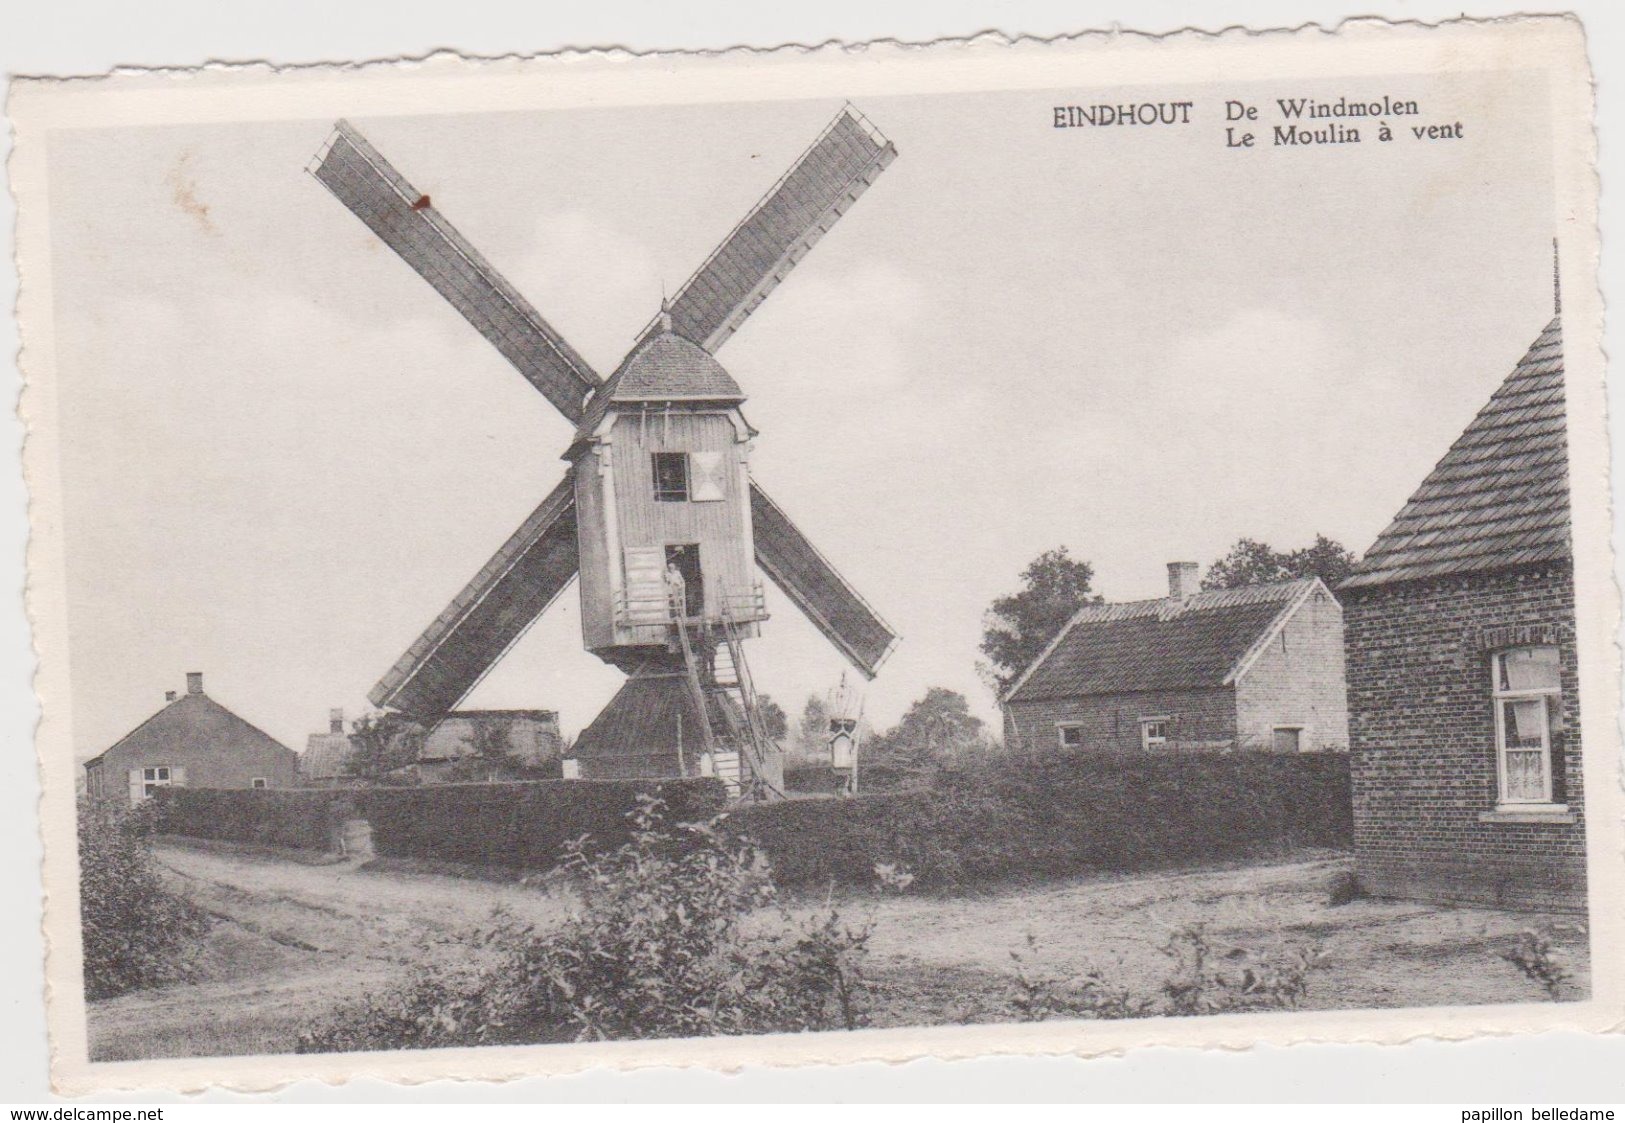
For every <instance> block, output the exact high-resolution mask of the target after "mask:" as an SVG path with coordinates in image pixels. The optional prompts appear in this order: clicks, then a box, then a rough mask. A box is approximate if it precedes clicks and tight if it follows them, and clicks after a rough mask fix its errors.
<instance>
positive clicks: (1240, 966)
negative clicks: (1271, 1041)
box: [1162, 924, 1322, 1016]
mask: <svg viewBox="0 0 1625 1123" xmlns="http://www.w3.org/2000/svg"><path fill="white" fill-rule="evenodd" d="M1162 953H1163V954H1164V955H1166V956H1168V957H1169V958H1170V959H1172V960H1173V961H1174V969H1173V971H1172V972H1171V973H1170V974H1169V975H1168V978H1167V979H1166V980H1165V981H1164V982H1163V984H1162V993H1163V995H1164V996H1165V997H1166V998H1167V1000H1168V1013H1170V1014H1176V1015H1187V1016H1188V1015H1194V1014H1222V1013H1226V1012H1228V1011H1233V1010H1288V1009H1291V1008H1293V1007H1295V1006H1297V1005H1298V1003H1299V1002H1301V1001H1302V1000H1303V998H1304V996H1305V995H1306V994H1308V992H1309V976H1310V974H1311V973H1312V972H1313V971H1314V970H1315V969H1316V968H1318V967H1319V966H1320V965H1321V962H1322V955H1321V950H1320V947H1319V945H1318V944H1313V943H1303V944H1283V945H1281V946H1280V947H1277V948H1275V949H1273V950H1272V951H1268V952H1255V951H1250V950H1248V949H1246V948H1238V947H1232V948H1222V949H1221V948H1218V947H1215V945H1214V944H1213V941H1212V940H1211V939H1210V938H1209V936H1208V934H1207V929H1206V928H1204V927H1203V926H1202V925H1200V924H1187V925H1185V926H1184V927H1182V928H1178V929H1175V930H1174V932H1173V933H1172V934H1171V935H1170V936H1169V937H1168V942H1167V943H1166V944H1164V945H1163V947H1162Z"/></svg>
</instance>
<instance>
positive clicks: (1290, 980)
mask: <svg viewBox="0 0 1625 1123" xmlns="http://www.w3.org/2000/svg"><path fill="white" fill-rule="evenodd" d="M1036 948H1037V942H1036V941H1035V940H1034V939H1033V937H1032V935H1031V934H1029V935H1028V936H1027V950H1028V953H1029V955H1030V953H1031V952H1033V951H1034V950H1036ZM1161 950H1162V953H1163V954H1164V955H1166V956H1167V957H1168V958H1169V959H1170V960H1171V961H1172V966H1171V968H1170V970H1169V973H1168V976H1167V977H1166V978H1165V979H1164V980H1163V982H1162V986H1161V988H1160V990H1159V993H1157V994H1156V995H1134V994H1132V993H1130V992H1129V991H1128V990H1127V989H1126V988H1123V987H1119V986H1115V985H1113V984H1112V983H1111V982H1110V981H1109V980H1108V979H1107V978H1106V977H1105V975H1104V974H1103V973H1101V972H1100V971H1099V970H1096V969H1093V968H1090V969H1087V970H1085V971H1084V972H1083V973H1081V974H1079V975H1077V976H1075V977H1073V978H1065V979H1063V978H1058V977H1056V976H1054V975H1050V974H1045V973H1041V972H1037V971H1034V970H1033V969H1032V968H1031V966H1030V965H1029V963H1028V957H1027V956H1024V955H1022V954H1021V953H1020V952H1014V951H1012V952H1011V953H1010V957H1011V958H1012V959H1013V960H1015V964H1016V974H1015V985H1014V988H1013V993H1012V994H1011V997H1010V1009H1011V1012H1012V1013H1014V1014H1015V1016H1016V1017H1017V1018H1019V1019H1020V1020H1022V1021H1028V1022H1032V1021H1043V1020H1045V1019H1047V1018H1094V1019H1118V1018H1149V1017H1153V1016H1157V1015H1173V1016H1176V1017H1192V1016H1196V1015H1201V1014H1221V1013H1228V1012H1234V1011H1241V1010H1288V1009H1292V1008H1294V1007H1296V1006H1297V1005H1298V1004H1299V1003H1300V1002H1301V1001H1303V999H1304V997H1305V996H1306V995H1307V994H1308V992H1309V978H1310V976H1311V975H1312V974H1313V973H1314V972H1315V971H1316V970H1317V969H1319V967H1320V966H1321V964H1322V963H1323V962H1324V960H1323V957H1322V955H1321V952H1320V948H1319V947H1318V946H1317V945H1315V944H1282V945H1280V946H1279V947H1276V948H1273V949H1271V950H1268V951H1264V952H1259V951H1253V950H1249V949H1247V948H1239V947H1229V948H1221V947H1218V946H1217V945H1215V944H1214V942H1213V940H1212V939H1211V938H1210V937H1209V935H1208V933H1207V931H1206V929H1205V928H1203V926H1202V925H1200V924H1190V925H1185V926H1184V927H1182V928H1178V929H1175V930H1174V931H1173V932H1172V933H1171V934H1170V935H1169V937H1168V942H1167V943H1165V944H1164V945H1163V947H1162V949H1161Z"/></svg>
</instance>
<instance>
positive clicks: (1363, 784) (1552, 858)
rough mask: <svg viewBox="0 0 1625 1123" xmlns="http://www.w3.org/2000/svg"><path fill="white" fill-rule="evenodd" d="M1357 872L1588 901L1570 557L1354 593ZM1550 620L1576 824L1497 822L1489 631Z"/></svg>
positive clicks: (1513, 899)
mask: <svg viewBox="0 0 1625 1123" xmlns="http://www.w3.org/2000/svg"><path fill="white" fill-rule="evenodd" d="M1343 619H1344V628H1345V632H1346V640H1347V647H1348V687H1349V726H1350V728H1349V732H1350V741H1351V747H1352V749H1353V752H1354V759H1353V762H1352V764H1353V785H1352V788H1353V797H1354V849H1355V859H1356V868H1357V871H1358V875H1359V877H1360V880H1361V882H1362V883H1363V884H1364V886H1365V887H1366V889H1367V890H1368V891H1369V892H1372V893H1375V894H1378V895H1381V896H1395V897H1412V898H1422V899H1428V900H1451V901H1477V902H1486V903H1495V904H1501V905H1507V906H1512V907H1531V908H1534V907H1544V908H1552V907H1555V908H1573V909H1580V908H1583V907H1584V905H1585V814H1584V809H1583V806H1582V803H1583V794H1584V793H1583V788H1582V779H1581V767H1580V757H1581V746H1580V701H1579V695H1578V683H1577V679H1576V652H1575V645H1574V619H1575V617H1574V584H1573V578H1572V572H1571V571H1570V569H1569V567H1568V566H1566V565H1562V566H1552V567H1543V568H1533V569H1524V570H1514V571H1507V572H1502V573H1495V574H1485V575H1477V576H1468V577H1458V578H1451V579H1446V580H1439V581H1431V582H1410V583H1405V584H1399V585H1392V586H1376V587H1373V588H1369V589H1352V590H1348V591H1347V593H1346V594H1345V595H1344V598H1343ZM1520 626H1529V627H1533V628H1537V629H1550V630H1551V631H1552V632H1553V633H1554V634H1555V638H1556V640H1557V645H1558V649H1559V651H1560V653H1561V658H1562V676H1561V682H1562V703H1561V709H1562V719H1563V723H1562V724H1563V730H1564V732H1563V735H1562V738H1561V740H1562V743H1561V745H1560V746H1558V747H1557V751H1556V752H1555V753H1554V756H1556V757H1558V758H1559V759H1558V761H1557V764H1558V765H1559V767H1558V768H1556V769H1554V783H1555V784H1556V785H1558V786H1559V787H1560V789H1561V791H1562V795H1561V797H1560V798H1561V799H1562V800H1563V801H1564V802H1566V803H1567V805H1568V807H1569V809H1570V812H1571V813H1572V816H1573V820H1574V821H1572V822H1535V823H1527V822H1494V821H1491V822H1485V821H1481V819H1480V816H1481V815H1482V814H1484V813H1487V812H1492V811H1493V810H1494V808H1495V804H1496V796H1497V778H1496V765H1495V719H1494V713H1493V709H1492V702H1491V685H1490V650H1489V649H1488V648H1487V647H1486V642H1488V643H1491V644H1493V643H1496V642H1498V640H1497V639H1496V637H1493V636H1492V637H1488V638H1487V637H1486V636H1485V634H1484V633H1485V630H1486V629H1494V628H1505V627H1520Z"/></svg>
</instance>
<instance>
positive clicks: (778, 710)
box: [756, 694, 790, 741]
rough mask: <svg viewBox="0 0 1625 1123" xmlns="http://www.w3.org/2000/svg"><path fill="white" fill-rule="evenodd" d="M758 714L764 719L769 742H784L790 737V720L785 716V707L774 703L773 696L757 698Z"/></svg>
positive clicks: (760, 695) (759, 696)
mask: <svg viewBox="0 0 1625 1123" xmlns="http://www.w3.org/2000/svg"><path fill="white" fill-rule="evenodd" d="M756 713H757V716H759V717H760V718H761V719H762V727H763V729H765V730H766V732H767V736H768V739H769V740H771V741H782V740H784V738H785V737H786V736H788V735H789V733H790V718H789V717H788V716H787V715H786V714H785V712H784V707H783V706H780V705H779V704H778V703H777V702H775V701H773V696H772V695H771V694H758V695H757V696H756Z"/></svg>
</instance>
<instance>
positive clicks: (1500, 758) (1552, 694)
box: [1490, 643, 1563, 808]
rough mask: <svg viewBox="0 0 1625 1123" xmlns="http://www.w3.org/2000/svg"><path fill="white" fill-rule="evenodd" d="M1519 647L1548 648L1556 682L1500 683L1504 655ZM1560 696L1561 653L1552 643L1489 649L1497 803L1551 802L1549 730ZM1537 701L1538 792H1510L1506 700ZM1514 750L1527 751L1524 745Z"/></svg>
mask: <svg viewBox="0 0 1625 1123" xmlns="http://www.w3.org/2000/svg"><path fill="white" fill-rule="evenodd" d="M1520 651H1550V652H1551V653H1552V655H1553V656H1554V660H1553V663H1554V666H1555V667H1556V670H1557V683H1556V685H1554V686H1538V687H1529V688H1525V689H1515V688H1513V687H1510V686H1508V687H1505V688H1503V687H1502V686H1501V675H1502V671H1503V670H1504V668H1505V660H1506V657H1507V656H1508V655H1511V654H1513V653H1515V652H1520ZM1562 698H1563V653H1562V650H1561V649H1560V648H1559V647H1558V646H1557V645H1556V644H1553V643H1531V644H1520V645H1518V646H1516V647H1503V648H1501V649H1500V650H1498V651H1493V652H1491V653H1490V709H1491V711H1492V713H1493V716H1494V722H1495V802H1496V806H1498V807H1508V808H1529V807H1551V806H1554V803H1553V799H1554V792H1555V788H1554V778H1553V775H1552V772H1553V761H1552V748H1553V743H1552V740H1553V739H1552V733H1553V728H1552V727H1553V725H1554V722H1555V719H1556V718H1557V717H1558V716H1559V715H1560V714H1561V713H1562ZM1532 701H1538V702H1540V703H1541V715H1542V718H1543V720H1542V721H1541V723H1540V750H1539V753H1540V755H1539V759H1540V773H1541V777H1540V778H1541V796H1540V798H1538V799H1536V798H1530V797H1528V796H1514V795H1511V794H1510V793H1509V792H1508V790H1507V786H1508V779H1509V776H1510V773H1509V771H1508V768H1507V752H1508V749H1507V738H1506V733H1507V722H1506V703H1508V702H1532ZM1517 751H1523V752H1527V751H1529V750H1528V749H1527V748H1526V749H1522V750H1517Z"/></svg>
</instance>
